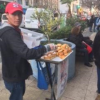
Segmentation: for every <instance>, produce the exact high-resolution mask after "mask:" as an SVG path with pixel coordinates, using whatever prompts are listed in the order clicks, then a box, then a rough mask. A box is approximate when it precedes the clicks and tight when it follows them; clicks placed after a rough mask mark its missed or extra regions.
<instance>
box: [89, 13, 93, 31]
mask: <svg viewBox="0 0 100 100" xmlns="http://www.w3.org/2000/svg"><path fill="white" fill-rule="evenodd" d="M93 23H94V15H92V16H91V19H90V21H89V31H90V32H92V26H93Z"/></svg>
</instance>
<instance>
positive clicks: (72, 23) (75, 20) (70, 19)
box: [66, 17, 87, 31]
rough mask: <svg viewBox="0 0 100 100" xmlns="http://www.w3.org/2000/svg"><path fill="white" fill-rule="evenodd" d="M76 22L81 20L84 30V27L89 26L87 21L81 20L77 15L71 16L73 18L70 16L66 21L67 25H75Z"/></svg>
mask: <svg viewBox="0 0 100 100" xmlns="http://www.w3.org/2000/svg"><path fill="white" fill-rule="evenodd" d="M75 22H80V24H81V30H82V31H84V29H85V28H86V27H87V23H86V21H82V20H80V19H79V18H77V17H71V18H68V19H67V21H66V25H67V26H72V27H73V26H74V24H75Z"/></svg>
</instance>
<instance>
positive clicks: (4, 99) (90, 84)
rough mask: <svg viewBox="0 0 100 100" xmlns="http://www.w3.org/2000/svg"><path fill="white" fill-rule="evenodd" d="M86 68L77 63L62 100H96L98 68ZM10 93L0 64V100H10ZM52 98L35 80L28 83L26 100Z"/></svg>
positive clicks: (81, 63)
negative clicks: (38, 86)
mask: <svg viewBox="0 0 100 100" xmlns="http://www.w3.org/2000/svg"><path fill="white" fill-rule="evenodd" d="M86 33H88V34H86ZM90 34H92V33H89V32H88V29H86V31H85V32H84V35H85V36H90ZM92 65H93V67H86V66H85V65H84V64H83V62H81V61H79V62H78V61H77V62H76V71H75V76H74V78H73V79H71V80H70V81H69V82H68V84H67V86H66V91H65V92H64V95H63V96H62V98H61V100H95V98H96V95H97V94H96V90H97V88H96V84H97V76H96V66H95V64H94V63H92ZM9 95H10V94H9V92H8V91H7V90H6V89H5V87H4V84H3V80H2V73H1V64H0V100H8V98H9ZM46 97H48V98H49V97H50V89H49V90H47V91H44V90H39V89H38V88H37V82H36V80H35V79H34V78H32V79H30V80H27V81H26V93H25V95H24V100H45V98H46Z"/></svg>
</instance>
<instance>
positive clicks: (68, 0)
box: [61, 0, 74, 17]
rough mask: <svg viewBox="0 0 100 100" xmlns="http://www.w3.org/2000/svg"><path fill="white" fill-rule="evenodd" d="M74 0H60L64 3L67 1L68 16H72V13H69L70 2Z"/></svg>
mask: <svg viewBox="0 0 100 100" xmlns="http://www.w3.org/2000/svg"><path fill="white" fill-rule="evenodd" d="M72 1H74V0H61V3H62V4H64V3H67V4H68V7H69V10H68V15H69V16H70V17H72V14H71V2H72Z"/></svg>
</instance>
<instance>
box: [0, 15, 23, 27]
mask: <svg viewBox="0 0 100 100" xmlns="http://www.w3.org/2000/svg"><path fill="white" fill-rule="evenodd" d="M7 21H8V19H7V17H6V13H4V14H2V16H1V24H3V23H6V22H7ZM24 26H25V15H24V14H23V18H22V23H21V25H20V27H24Z"/></svg>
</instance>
